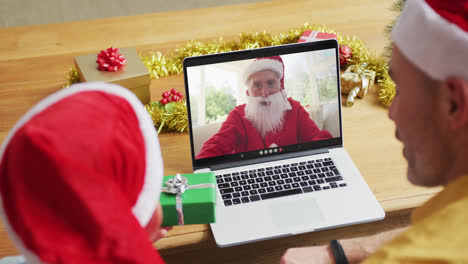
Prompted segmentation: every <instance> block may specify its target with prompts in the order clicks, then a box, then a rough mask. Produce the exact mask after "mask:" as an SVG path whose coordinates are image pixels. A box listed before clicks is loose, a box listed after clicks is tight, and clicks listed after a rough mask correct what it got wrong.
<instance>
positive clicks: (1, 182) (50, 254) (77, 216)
mask: <svg viewBox="0 0 468 264" xmlns="http://www.w3.org/2000/svg"><path fill="white" fill-rule="evenodd" d="M162 176H163V164H162V157H161V152H160V147H159V142H158V137H157V134H156V131H155V129H154V126H153V122H152V120H151V118H150V117H149V116H148V114H147V112H146V110H145V108H144V106H143V105H142V104H141V102H140V101H139V100H138V98H137V97H136V96H135V95H134V94H133V93H131V92H130V91H128V90H127V89H124V88H122V87H120V86H117V85H112V84H105V83H83V84H77V85H73V86H71V87H69V88H66V89H63V90H61V91H59V92H57V93H55V94H53V95H51V96H49V97H47V98H45V99H44V100H42V101H41V102H39V103H38V104H37V105H35V106H34V107H33V108H32V109H31V110H30V111H28V112H27V113H26V114H25V115H24V116H23V117H22V118H21V119H20V120H19V121H18V123H17V124H16V125H15V126H14V128H13V129H12V130H11V132H10V133H9V134H8V136H7V137H6V139H5V140H4V142H3V144H2V146H1V149H0V198H1V200H0V215H1V217H2V221H3V223H4V226H5V228H6V229H7V231H8V233H9V235H10V238H11V239H12V241H13V242H14V244H15V245H16V246H17V248H18V249H19V250H20V252H21V253H22V254H24V255H25V257H26V259H27V262H28V263H67V264H70V263H71V264H74V263H77V264H78V263H80V264H82V263H164V262H163V260H162V259H161V257H160V256H159V254H158V252H157V251H156V250H155V249H154V248H153V245H152V243H151V241H150V238H149V235H148V234H147V233H146V230H145V229H144V227H145V226H146V225H147V224H148V223H149V221H150V220H151V219H152V216H153V213H154V212H155V210H156V207H157V205H158V203H159V193H160V191H161V185H162Z"/></svg>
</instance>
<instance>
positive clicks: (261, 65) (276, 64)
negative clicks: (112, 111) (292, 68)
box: [244, 56, 284, 90]
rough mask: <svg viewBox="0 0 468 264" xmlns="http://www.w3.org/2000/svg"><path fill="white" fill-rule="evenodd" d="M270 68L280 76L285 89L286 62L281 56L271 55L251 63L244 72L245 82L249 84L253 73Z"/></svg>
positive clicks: (282, 87) (282, 86)
mask: <svg viewBox="0 0 468 264" xmlns="http://www.w3.org/2000/svg"><path fill="white" fill-rule="evenodd" d="M265 70H270V71H274V72H276V74H278V76H279V77H280V83H281V89H283V90H284V63H283V59H281V57H280V56H271V57H263V58H258V59H255V60H254V61H253V62H252V63H250V65H249V66H248V67H247V68H246V69H245V72H244V83H245V84H246V85H248V81H249V78H250V76H251V75H252V74H254V73H256V72H259V71H265Z"/></svg>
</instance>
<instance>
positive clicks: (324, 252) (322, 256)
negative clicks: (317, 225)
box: [280, 245, 335, 264]
mask: <svg viewBox="0 0 468 264" xmlns="http://www.w3.org/2000/svg"><path fill="white" fill-rule="evenodd" d="M280 263H281V264H309V263H311V264H312V263H314V264H334V263H335V259H334V258H333V255H332V253H331V251H330V247H329V246H328V245H323V246H317V247H302V248H290V249H288V250H287V251H286V253H284V255H283V257H281V261H280Z"/></svg>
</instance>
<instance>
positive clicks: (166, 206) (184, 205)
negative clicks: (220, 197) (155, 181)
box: [159, 172, 216, 226]
mask: <svg viewBox="0 0 468 264" xmlns="http://www.w3.org/2000/svg"><path fill="white" fill-rule="evenodd" d="M159 200H160V203H161V206H162V209H163V223H162V226H174V225H192V224H208V223H214V222H215V220H216V214H215V207H216V178H215V175H214V173H212V172H207V173H194V174H183V175H180V174H178V175H175V176H174V175H173V176H165V177H164V179H163V190H162V192H161V197H160V199H159ZM181 219H183V221H180V220H181Z"/></svg>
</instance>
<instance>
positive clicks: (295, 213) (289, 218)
mask: <svg viewBox="0 0 468 264" xmlns="http://www.w3.org/2000/svg"><path fill="white" fill-rule="evenodd" d="M270 215H271V219H272V221H273V224H274V225H276V226H281V227H285V226H287V227H290V226H311V227H315V226H321V224H322V223H323V221H325V219H324V216H323V214H322V212H321V211H320V208H319V207H318V205H317V203H316V202H315V200H314V199H311V198H308V199H298V200H286V201H278V202H277V203H275V204H272V205H270Z"/></svg>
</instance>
